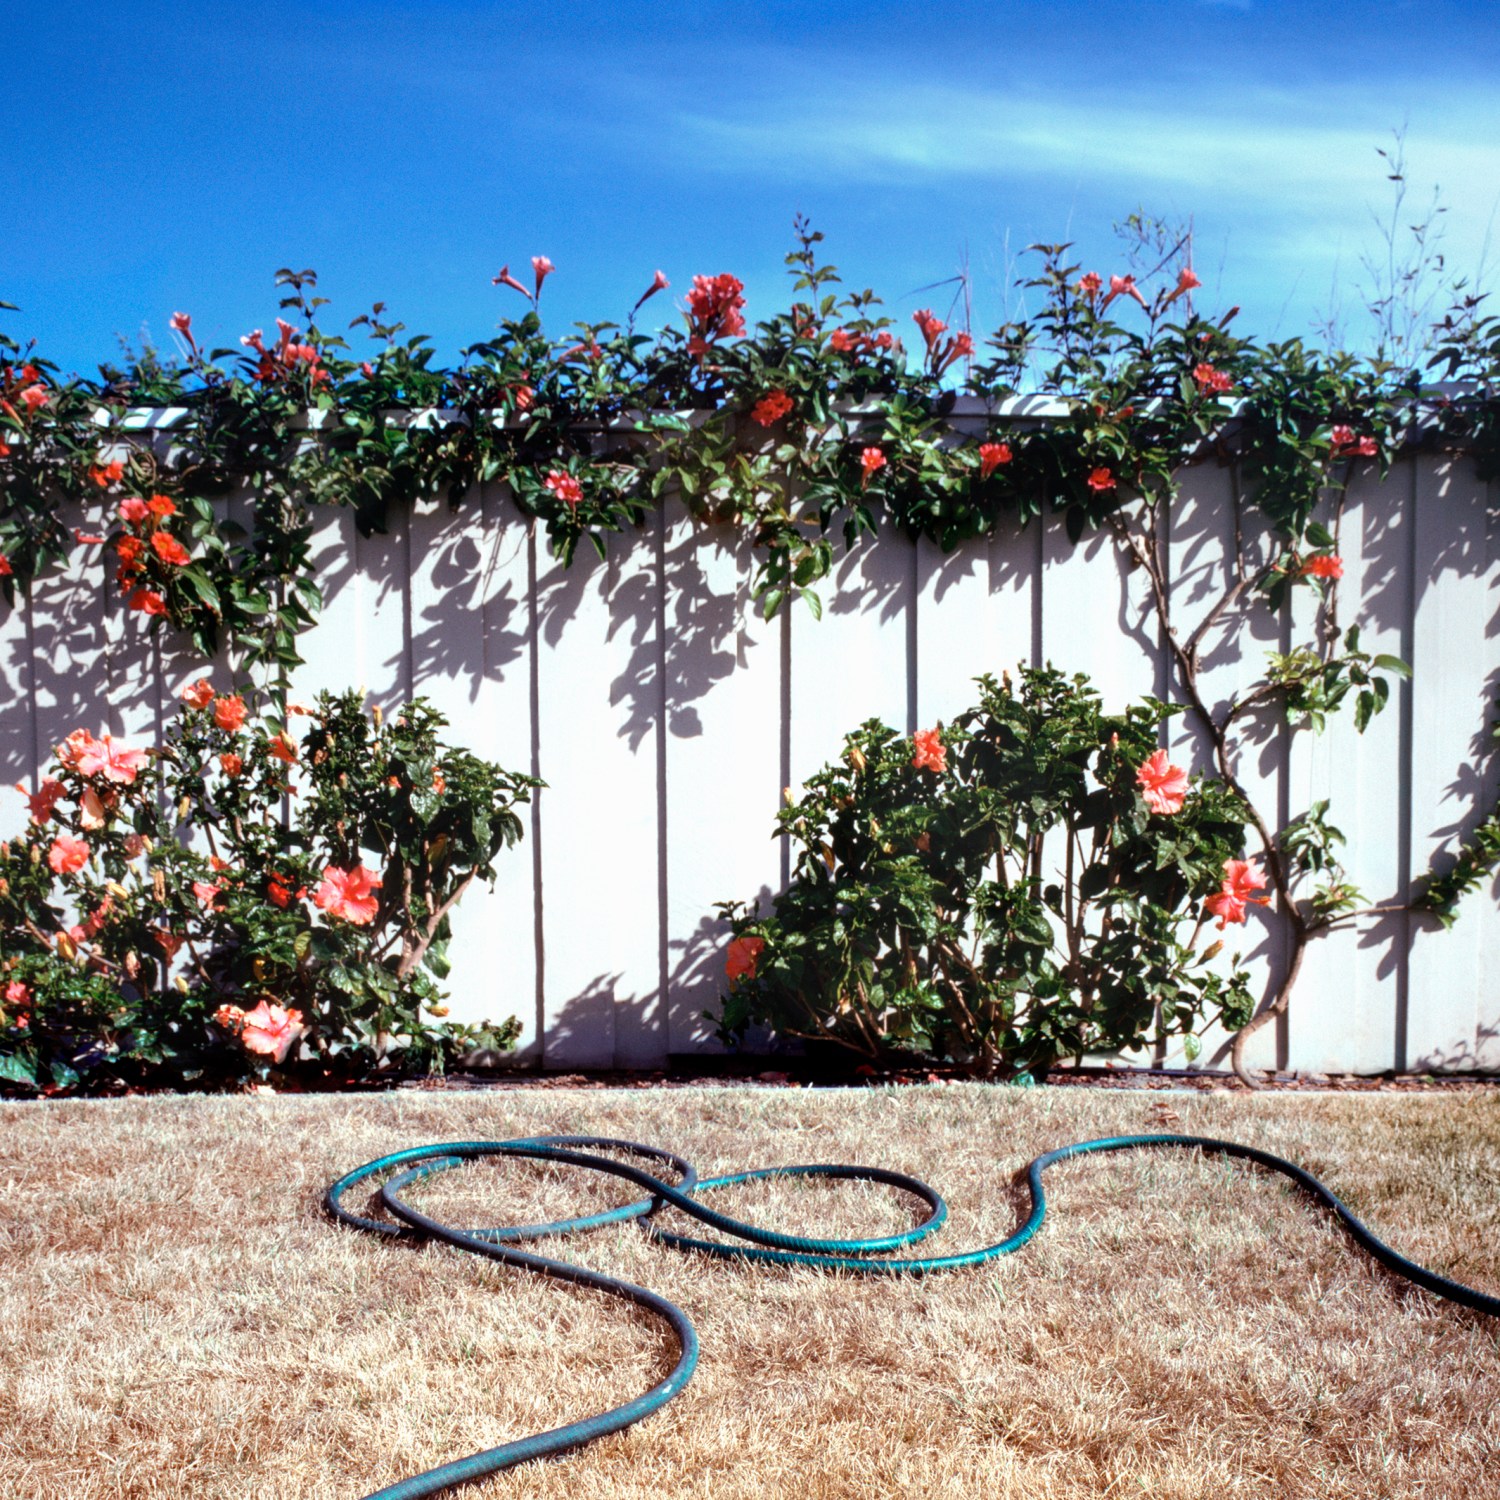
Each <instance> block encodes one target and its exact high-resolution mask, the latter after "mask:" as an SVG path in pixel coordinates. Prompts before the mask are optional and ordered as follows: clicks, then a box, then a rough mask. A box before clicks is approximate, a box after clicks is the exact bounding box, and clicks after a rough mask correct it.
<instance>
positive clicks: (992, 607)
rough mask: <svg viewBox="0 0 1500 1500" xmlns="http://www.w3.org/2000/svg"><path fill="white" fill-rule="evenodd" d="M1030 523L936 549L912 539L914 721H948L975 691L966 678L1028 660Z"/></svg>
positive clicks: (1032, 582) (925, 724)
mask: <svg viewBox="0 0 1500 1500" xmlns="http://www.w3.org/2000/svg"><path fill="white" fill-rule="evenodd" d="M1036 540H1037V533H1036V532H1035V531H1034V530H1028V531H1025V532H1018V533H1017V532H1011V533H1007V534H1005V535H1002V536H994V537H989V538H986V539H983V540H977V541H972V542H967V543H965V544H964V545H962V546H961V547H959V548H958V549H957V550H956V551H954V552H951V553H947V554H946V555H945V554H944V553H943V552H941V551H940V550H939V549H938V548H937V547H936V546H935V545H934V544H933V543H932V542H930V541H928V540H927V539H926V538H925V537H924V538H922V539H921V540H920V541H918V543H917V577H916V627H917V658H916V676H917V724H918V726H919V727H921V728H930V727H931V726H932V725H933V724H935V723H937V722H939V721H942V722H943V723H945V724H946V723H947V722H949V721H950V720H951V719H952V718H953V716H954V715H955V714H956V713H958V712H959V711H961V710H962V709H965V708H970V707H972V706H973V705H974V704H975V703H976V702H977V701H978V698H979V689H978V688H977V687H976V686H975V685H974V679H975V678H976V677H978V676H980V675H981V674H982V673H985V672H988V673H989V674H990V675H991V676H993V677H997V678H998V677H999V676H1000V674H1001V673H1002V672H1006V671H1010V672H1011V673H1014V672H1015V669H1016V667H1017V666H1018V665H1029V664H1030V661H1031V648H1032V623H1033V621H1032V609H1033V606H1034V603H1035V592H1036V587H1037V584H1036V567H1035V557H1036Z"/></svg>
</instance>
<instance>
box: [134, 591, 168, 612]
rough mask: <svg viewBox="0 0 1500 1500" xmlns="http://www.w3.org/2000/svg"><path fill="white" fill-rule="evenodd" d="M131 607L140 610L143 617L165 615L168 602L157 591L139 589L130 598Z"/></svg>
mask: <svg viewBox="0 0 1500 1500" xmlns="http://www.w3.org/2000/svg"><path fill="white" fill-rule="evenodd" d="M130 607H131V608H132V609H138V610H140V612H141V613H142V614H143V615H164V614H166V612H167V601H166V600H165V599H163V598H162V596H161V595H160V594H158V593H157V592H156V590H155V589H137V590H136V591H135V592H134V593H133V594H132V595H131V596H130Z"/></svg>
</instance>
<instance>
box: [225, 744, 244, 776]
mask: <svg viewBox="0 0 1500 1500" xmlns="http://www.w3.org/2000/svg"><path fill="white" fill-rule="evenodd" d="M219 764H220V765H221V766H223V768H224V774H225V775H226V776H238V775H239V774H240V772H241V771H243V770H244V769H245V762H244V761H242V760H241V759H240V758H239V756H238V755H236V754H235V753H234V751H232V750H230V751H226V752H225V754H223V755H221V756H220V757H219Z"/></svg>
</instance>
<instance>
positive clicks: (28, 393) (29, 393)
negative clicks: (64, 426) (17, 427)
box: [21, 385, 48, 411]
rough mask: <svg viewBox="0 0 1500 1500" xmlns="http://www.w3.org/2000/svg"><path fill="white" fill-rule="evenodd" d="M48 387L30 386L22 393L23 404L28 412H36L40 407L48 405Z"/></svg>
mask: <svg viewBox="0 0 1500 1500" xmlns="http://www.w3.org/2000/svg"><path fill="white" fill-rule="evenodd" d="M47 400H48V397H47V387H46V386H44V385H29V386H27V387H26V389H25V390H24V391H22V392H21V403H22V405H23V406H25V408H26V410H27V411H35V410H36V409H37V407H39V406H45V405H46V404H47Z"/></svg>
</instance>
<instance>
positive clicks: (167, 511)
mask: <svg viewBox="0 0 1500 1500" xmlns="http://www.w3.org/2000/svg"><path fill="white" fill-rule="evenodd" d="M146 509H147V510H149V511H150V512H151V514H152V515H153V516H156V517H157V518H158V519H160V520H165V519H166V518H167V517H168V516H175V515H176V514H177V507H176V506H175V505H173V504H172V497H171V496H170V495H153V496H152V497H151V498H150V499H149V500H148V501H147V502H146Z"/></svg>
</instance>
